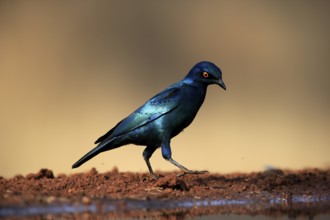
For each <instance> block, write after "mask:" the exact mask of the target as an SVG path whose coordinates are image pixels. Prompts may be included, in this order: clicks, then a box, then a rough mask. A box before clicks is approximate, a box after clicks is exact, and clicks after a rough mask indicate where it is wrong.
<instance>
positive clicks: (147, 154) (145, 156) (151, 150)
mask: <svg viewBox="0 0 330 220" xmlns="http://www.w3.org/2000/svg"><path fill="white" fill-rule="evenodd" d="M156 149H157V147H156V146H153V145H148V146H147V147H146V149H144V151H143V159H144V160H145V161H146V164H147V166H148V169H149V172H150V174H151V175H152V176H154V177H156V175H155V173H154V171H153V170H152V167H151V164H150V161H149V159H150V157H151V156H152V154H153V153H154V152H155V150H156Z"/></svg>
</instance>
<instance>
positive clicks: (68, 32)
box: [0, 0, 330, 177]
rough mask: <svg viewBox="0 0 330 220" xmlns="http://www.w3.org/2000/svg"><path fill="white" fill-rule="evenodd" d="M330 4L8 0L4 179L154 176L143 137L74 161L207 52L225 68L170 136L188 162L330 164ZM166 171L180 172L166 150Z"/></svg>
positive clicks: (2, 7)
mask: <svg viewBox="0 0 330 220" xmlns="http://www.w3.org/2000/svg"><path fill="white" fill-rule="evenodd" d="M329 10H330V4H329V1H254V0H251V1H245V0H241V1H239V0H237V1H162V2H160V1H157V2H155V1H133V0H132V1H1V2H0V98H1V108H0V149H1V151H0V152H1V153H0V176H5V177H10V176H13V175H15V174H27V173H30V172H37V171H38V170H39V169H40V168H49V169H52V170H53V171H54V172H55V173H56V174H58V173H73V172H80V171H86V170H89V169H91V168H92V167H95V168H96V169H97V170H98V171H101V172H103V171H107V170H111V169H112V168H113V167H114V166H117V167H118V169H119V170H120V171H132V172H137V171H139V172H147V166H146V165H145V162H144V160H143V159H142V152H143V150H144V147H142V146H134V145H128V146H125V147H122V148H119V149H116V150H113V151H109V152H106V153H102V154H100V155H98V156H97V157H95V158H94V159H92V160H91V161H89V162H87V163H86V164H84V165H83V166H81V167H80V168H78V169H76V170H71V165H72V164H73V163H74V162H75V161H76V160H78V159H79V158H80V157H81V156H83V155H84V154H85V153H87V152H88V151H89V150H91V149H92V148H93V147H94V144H93V142H94V141H95V140H96V139H97V138H98V137H99V136H101V135H103V134H104V133H105V132H107V131H108V130H109V129H111V128H112V127H113V126H114V125H115V124H116V123H117V122H118V121H120V120H121V119H123V118H124V117H126V116H127V115H128V114H129V113H131V112H132V111H134V110H135V109H136V108H138V107H139V106H140V105H142V104H143V103H144V102H145V101H146V100H147V99H149V98H150V97H152V96H153V95H154V94H156V93H157V92H159V91H161V90H163V89H164V88H166V87H167V86H168V85H170V84H172V83H174V82H176V81H179V80H181V79H182V78H183V77H184V76H185V75H186V73H187V72H188V71H189V70H190V68H191V67H192V66H193V65H194V64H195V63H196V62H199V61H201V60H209V61H212V62H214V63H216V64H217V65H218V66H219V67H220V68H221V69H222V71H223V80H224V82H225V83H226V86H227V91H224V90H222V89H220V88H219V87H217V86H210V87H209V89H208V94H207V97H206V100H205V102H204V105H203V106H202V108H201V109H200V111H199V113H198V115H197V117H196V119H195V121H194V122H193V123H192V124H191V125H190V127H188V128H187V129H185V131H184V132H183V133H181V134H180V135H179V136H177V137H175V138H174V139H172V153H173V158H174V159H175V160H177V161H179V162H180V163H182V164H183V165H185V166H187V167H188V168H190V169H196V170H204V169H206V170H209V171H212V172H221V173H228V172H235V171H242V172H250V171H259V170H263V169H265V167H267V166H271V167H276V168H289V169H302V168H306V167H320V168H326V167H329V165H330V156H329V155H330V133H329V131H330V117H329V116H330V115H329V114H330V109H329V106H330V102H329V100H330V86H329V82H330V74H329V73H330V60H329V57H330V40H329V39H330V13H329ZM151 163H152V165H153V167H154V169H155V170H162V171H170V170H178V169H177V168H176V167H174V166H173V165H171V164H170V163H168V162H166V161H165V160H164V159H163V158H162V156H161V152H160V151H159V150H158V151H156V152H155V154H154V155H153V157H152V158H151Z"/></svg>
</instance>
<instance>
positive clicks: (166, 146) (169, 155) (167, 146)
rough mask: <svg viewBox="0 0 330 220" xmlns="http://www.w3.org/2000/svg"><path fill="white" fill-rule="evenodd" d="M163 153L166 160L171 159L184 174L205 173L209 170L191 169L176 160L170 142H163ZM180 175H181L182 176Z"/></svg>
mask: <svg viewBox="0 0 330 220" xmlns="http://www.w3.org/2000/svg"><path fill="white" fill-rule="evenodd" d="M162 155H163V157H164V159H165V160H167V161H169V162H170V163H172V164H173V165H175V166H177V167H179V168H180V169H181V170H182V171H183V172H184V173H183V174H182V175H184V174H203V173H207V172H208V171H206V170H202V171H197V170H189V169H187V168H186V167H184V166H183V165H181V164H179V163H178V162H176V161H175V160H173V159H172V152H171V147H170V144H169V142H168V143H165V144H162ZM182 175H179V176H182Z"/></svg>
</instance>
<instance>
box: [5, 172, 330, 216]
mask: <svg viewBox="0 0 330 220" xmlns="http://www.w3.org/2000/svg"><path fill="white" fill-rule="evenodd" d="M157 174H158V175H159V178H152V177H150V175H149V174H148V173H129V172H118V170H117V169H116V168H115V169H113V170H112V171H111V172H106V173H98V172H97V171H96V170H95V169H92V170H90V171H89V172H87V173H77V174H73V175H69V176H68V175H64V174H61V175H58V176H56V177H55V176H54V174H53V172H52V171H51V170H48V169H42V170H40V171H39V172H38V173H35V174H29V175H27V176H22V175H17V176H15V177H13V178H10V179H5V178H2V177H0V218H1V214H2V217H8V214H7V215H6V214H4V213H5V209H6V208H8V207H9V208H10V207H11V208H12V207H14V208H15V207H16V208H17V207H18V208H20V209H24V208H26V207H31V206H32V207H47V206H48V207H49V206H52V205H54V204H55V205H63V204H67V205H69V204H76V205H77V206H78V205H82V206H88V205H91V204H94V205H95V206H96V207H97V208H98V212H95V213H92V212H88V213H86V212H84V213H81V211H80V213H78V214H80V215H97V214H100V213H101V214H102V216H107V217H118V216H119V217H156V218H165V219H168V218H173V219H183V218H187V217H193V216H199V215H210V214H232V213H234V214H248V215H259V214H263V215H270V216H276V217H278V216H282V215H287V216H289V217H297V216H301V215H303V216H309V217H313V216H315V215H318V214H326V215H329V214H330V169H328V170H320V169H309V170H301V171H282V170H270V171H265V172H261V173H249V174H244V173H234V174H224V175H221V174H214V173H210V174H198V175H189V174H187V175H183V176H179V177H178V176H177V175H178V174H179V173H157ZM297 198H298V199H297ZM205 199H206V200H209V201H211V200H214V201H216V200H219V199H220V200H224V201H232V203H230V202H229V203H228V204H227V205H219V204H218V205H213V206H210V205H209V206H206V207H194V208H189V209H188V208H184V207H177V208H176V207H174V208H173V207H172V208H168V207H167V208H166V210H162V209H159V207H158V208H152V205H154V206H155V205H156V204H160V206H162V203H164V202H167V203H171V202H172V203H173V202H174V201H203V200H205ZM241 200H244V201H252V202H251V203H249V204H248V205H237V204H234V202H233V201H241ZM298 200H299V201H298ZM129 201H133V203H134V202H136V204H138V203H139V202H140V203H141V204H145V205H147V206H148V205H151V208H148V207H147V208H146V207H145V208H138V207H137V208H136V209H134V208H133V209H132V208H131V209H129V208H127V207H128V205H127V204H128V203H129ZM274 201H275V202H274ZM276 201H277V202H276ZM113 202H114V203H115V204H116V205H115V206H116V211H112V212H106V211H104V210H102V209H104V206H102V204H104V203H113ZM134 204H135V203H134ZM164 204H165V203H164ZM174 206H175V205H174ZM146 210H148V211H146ZM73 214H75V213H71V214H65V213H62V215H61V216H65V215H73ZM75 215H76V214H75Z"/></svg>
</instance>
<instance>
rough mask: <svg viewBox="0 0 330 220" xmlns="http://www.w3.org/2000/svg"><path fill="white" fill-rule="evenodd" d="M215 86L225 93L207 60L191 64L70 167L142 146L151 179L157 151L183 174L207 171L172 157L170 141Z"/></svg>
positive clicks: (216, 68) (184, 125)
mask: <svg viewBox="0 0 330 220" xmlns="http://www.w3.org/2000/svg"><path fill="white" fill-rule="evenodd" d="M212 84H216V85H218V86H220V87H221V88H223V89H224V90H226V85H225V83H224V81H223V80H222V72H221V70H220V68H219V67H218V66H216V65H215V64H214V63H212V62H209V61H201V62H198V63H197V64H195V65H194V66H193V67H192V69H191V70H190V71H189V72H188V74H187V75H186V76H185V77H184V78H183V79H182V80H180V81H178V82H176V83H174V84H172V85H170V86H169V87H167V88H166V89H165V90H163V91H162V92H160V93H158V94H156V95H155V96H153V97H152V98H151V99H149V100H148V101H147V102H146V103H145V104H143V105H142V106H141V107H139V108H138V109H136V110H135V111H134V112H133V113H131V114H130V115H129V116H127V117H126V118H124V119H123V120H121V121H120V122H118V123H117V124H116V125H115V126H114V127H113V128H112V129H111V130H109V131H108V132H107V133H106V134H104V135H103V136H101V137H99V138H98V139H97V140H96V141H95V144H98V145H97V146H96V147H95V148H93V149H92V150H91V151H89V152H88V153H87V154H85V155H84V156H83V157H82V158H81V159H79V160H78V161H77V162H76V163H74V164H73V165H72V169H73V168H77V167H79V166H81V165H82V164H83V163H85V162H87V161H88V160H90V159H92V158H93V157H95V156H96V155H98V154H99V153H102V152H105V151H109V150H112V149H115V148H118V147H121V146H124V145H128V144H135V145H141V146H146V148H145V149H144V151H143V159H144V160H145V163H146V165H147V167H148V170H149V173H150V174H151V175H152V176H155V173H154V171H153V169H152V166H151V163H150V158H151V156H152V154H153V153H154V152H155V151H156V150H157V149H158V148H161V153H162V156H163V158H164V159H165V160H167V161H169V162H170V163H172V164H173V165H175V166H176V167H178V168H179V169H180V170H182V171H183V173H184V174H201V173H205V172H207V171H196V170H189V169H188V168H186V167H185V166H183V165H181V164H180V163H178V162H177V161H175V160H174V159H173V158H172V152H171V145H170V142H171V139H172V138H173V137H175V136H177V135H178V134H179V133H180V132H181V131H182V130H183V129H185V128H186V127H188V126H189V125H190V124H191V122H192V121H193V120H194V118H195V116H196V114H197V112H198V110H199V109H200V107H201V105H202V104H203V102H204V99H205V96H206V91H207V87H208V86H209V85H212Z"/></svg>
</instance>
